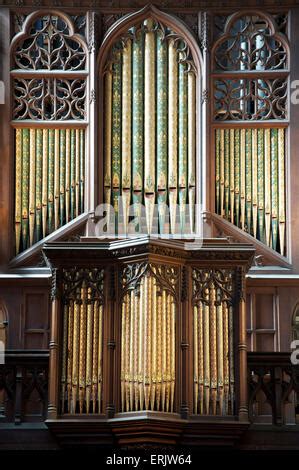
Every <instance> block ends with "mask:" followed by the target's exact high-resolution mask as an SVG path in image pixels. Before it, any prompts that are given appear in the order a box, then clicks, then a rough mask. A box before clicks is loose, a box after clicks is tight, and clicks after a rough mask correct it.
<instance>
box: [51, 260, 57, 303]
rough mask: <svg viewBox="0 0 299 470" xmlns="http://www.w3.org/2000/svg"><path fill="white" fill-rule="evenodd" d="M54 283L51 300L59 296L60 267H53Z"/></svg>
mask: <svg viewBox="0 0 299 470" xmlns="http://www.w3.org/2000/svg"><path fill="white" fill-rule="evenodd" d="M51 271H52V285H51V300H52V302H53V301H54V300H55V299H57V297H58V275H57V273H58V269H57V268H52V269H51Z"/></svg>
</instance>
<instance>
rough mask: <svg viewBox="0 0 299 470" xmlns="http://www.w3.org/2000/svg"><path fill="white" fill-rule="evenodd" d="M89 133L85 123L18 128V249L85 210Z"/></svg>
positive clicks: (16, 182)
mask: <svg viewBox="0 0 299 470" xmlns="http://www.w3.org/2000/svg"><path fill="white" fill-rule="evenodd" d="M84 138H85V137H84V130H82V129H81V130H79V129H76V130H75V129H71V130H70V129H67V130H65V129H26V128H24V129H16V131H15V139H16V165H15V237H16V253H17V254H18V253H19V252H20V251H23V250H25V249H27V248H29V247H30V246H32V245H33V244H34V243H36V242H38V241H39V240H41V239H42V238H43V237H45V236H46V235H48V234H50V233H51V232H53V230H56V229H57V228H59V227H61V226H62V225H64V224H65V223H66V222H68V221H69V220H71V219H72V218H74V217H76V216H77V215H79V214H80V213H81V212H82V210H83V207H84V161H85V154H84ZM70 195H71V196H70Z"/></svg>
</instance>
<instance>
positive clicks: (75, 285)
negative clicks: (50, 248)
mask: <svg viewBox="0 0 299 470" xmlns="http://www.w3.org/2000/svg"><path fill="white" fill-rule="evenodd" d="M62 285H63V289H62V299H63V302H64V303H65V304H68V303H69V302H70V301H74V302H76V303H79V304H81V303H82V289H88V290H89V296H88V300H87V302H88V303H91V302H94V301H99V302H100V303H101V304H103V303H104V270H103V269H102V268H92V269H89V268H80V267H78V266H74V267H73V268H67V269H63V270H62Z"/></svg>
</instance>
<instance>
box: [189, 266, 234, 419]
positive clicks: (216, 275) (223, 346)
mask: <svg viewBox="0 0 299 470" xmlns="http://www.w3.org/2000/svg"><path fill="white" fill-rule="evenodd" d="M231 279H232V278H231V274H230V272H229V271H227V270H223V271H220V270H212V271H211V272H209V271H208V270H205V269H201V268H194V269H193V292H194V297H193V368H194V369H193V370H194V382H193V388H194V414H198V415H228V414H233V403H234V358H233V356H234V348H233V308H232V306H231V296H230V294H229V292H230V291H231V285H232V284H231V282H232V280H231ZM222 286H223V287H222Z"/></svg>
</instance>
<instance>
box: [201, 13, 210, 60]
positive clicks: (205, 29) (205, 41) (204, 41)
mask: <svg viewBox="0 0 299 470" xmlns="http://www.w3.org/2000/svg"><path fill="white" fill-rule="evenodd" d="M209 20H210V18H209V14H208V13H207V12H206V11H204V12H203V13H202V14H201V24H200V43H201V47H202V49H203V51H206V50H207V49H208V47H209V30H210V22H209Z"/></svg>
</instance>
